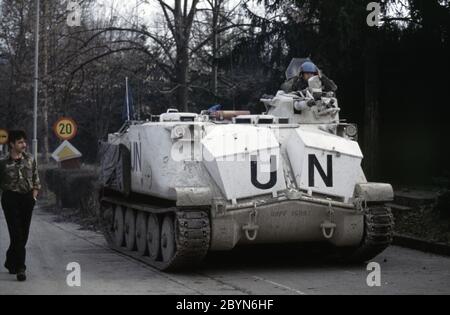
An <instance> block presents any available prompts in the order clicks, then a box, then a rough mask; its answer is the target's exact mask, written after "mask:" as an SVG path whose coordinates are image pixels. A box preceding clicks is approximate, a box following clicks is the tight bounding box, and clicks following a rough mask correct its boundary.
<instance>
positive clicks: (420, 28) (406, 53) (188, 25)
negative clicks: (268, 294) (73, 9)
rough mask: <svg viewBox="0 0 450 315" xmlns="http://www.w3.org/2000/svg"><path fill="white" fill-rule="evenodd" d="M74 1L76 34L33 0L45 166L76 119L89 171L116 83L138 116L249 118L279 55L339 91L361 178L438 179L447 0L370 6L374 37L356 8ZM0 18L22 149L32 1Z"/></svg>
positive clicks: (16, 4)
mask: <svg viewBox="0 0 450 315" xmlns="http://www.w3.org/2000/svg"><path fill="white" fill-rule="evenodd" d="M79 2H80V5H81V7H82V18H81V21H82V24H81V26H80V27H69V26H68V25H67V21H66V20H67V1H63V0H41V25H40V31H41V37H40V38H41V41H40V53H41V55H40V74H41V76H40V89H39V130H38V132H39V144H40V152H41V153H42V159H43V160H44V161H45V160H48V153H49V152H50V153H51V152H52V151H53V150H54V149H55V148H56V147H57V146H58V144H59V140H57V139H56V137H55V136H54V134H53V132H52V130H51V128H52V125H53V123H54V122H55V121H56V120H57V119H58V118H59V117H61V116H70V117H72V118H74V119H75V120H76V121H77V123H78V124H79V134H78V136H77V137H76V139H74V140H73V141H71V142H72V143H73V144H74V145H75V146H76V147H77V148H78V149H79V150H80V151H81V152H82V153H83V154H84V160H85V161H86V162H94V161H95V160H96V156H97V141H98V139H102V138H105V136H106V135H107V134H108V133H109V132H114V131H117V129H118V128H119V127H120V126H121V124H122V123H123V121H122V117H121V116H122V115H121V113H122V108H123V104H124V97H125V77H128V78H129V80H130V86H131V88H132V90H133V100H134V104H135V110H136V112H137V114H138V116H139V118H145V117H147V116H148V115H150V114H159V113H161V112H164V111H165V110H166V109H167V108H169V107H172V108H173V107H177V108H179V109H180V110H186V111H193V112H199V111H200V110H202V109H206V108H208V107H210V106H211V105H214V104H222V105H223V106H224V108H225V109H249V110H251V111H252V113H254V114H258V113H261V112H262V111H264V107H263V106H262V104H261V103H260V102H259V98H260V97H261V96H262V95H263V94H274V93H276V91H277V89H278V88H279V86H280V85H281V83H282V82H283V81H284V71H285V69H286V67H287V65H288V64H289V62H290V60H291V58H293V57H310V58H311V59H312V60H313V61H314V62H315V63H316V64H317V65H318V66H319V67H320V68H321V69H322V70H323V71H324V72H325V73H326V74H327V76H329V77H331V78H332V79H333V80H334V81H335V82H336V83H337V84H338V86H339V90H338V98H339V101H340V107H341V108H342V112H341V118H345V119H347V121H349V122H355V123H357V124H358V125H359V131H360V138H359V140H360V143H361V145H362V148H363V152H364V154H365V161H364V168H365V171H366V173H367V174H368V178H369V179H370V180H383V181H388V182H392V183H397V184H430V183H433V181H435V180H436V179H439V178H442V177H447V178H448V177H449V176H450V170H449V169H450V167H449V163H448V162H449V145H448V143H449V140H448V139H449V138H448V135H449V133H448V122H447V120H448V115H447V107H448V106H449V105H450V104H449V101H448V97H449V80H448V75H449V71H450V66H449V63H450V61H449V59H450V58H449V57H450V49H449V29H450V3H449V1H448V0H384V1H380V2H379V3H380V4H381V7H382V13H381V26H380V27H379V28H377V27H375V28H374V27H369V26H368V25H367V21H366V20H367V16H368V14H369V13H370V12H368V11H367V9H366V8H367V4H368V2H369V1H361V0H337V1H329V0H290V1H288V0H273V1H269V0H266V1H260V2H258V3H257V4H258V6H256V4H255V3H254V2H250V1H248V0H189V1H188V0H172V1H165V0H149V1H145V0H141V1H136V5H137V6H136V7H135V8H134V9H132V10H126V9H124V8H123V7H124V4H125V3H127V4H129V3H132V2H134V1H125V0H115V1H114V0H110V1H105V2H103V4H104V5H102V6H99V4H98V2H97V1H95V0H80V1H79ZM149 2H151V3H152V4H153V6H152V8H153V9H152V10H151V11H147V13H146V15H144V16H143V15H142V14H140V13H139V12H140V11H139V8H140V7H141V6H145V5H147V3H149ZM105 3H106V5H105ZM255 8H256V9H255ZM0 10H1V11H0V113H1V114H0V128H6V129H12V128H21V129H25V130H26V131H27V132H28V134H29V135H30V138H31V135H32V108H33V103H32V102H33V79H32V78H33V58H34V36H33V34H34V24H35V13H34V12H35V1H34V0H0Z"/></svg>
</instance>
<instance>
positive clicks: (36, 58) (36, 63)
mask: <svg viewBox="0 0 450 315" xmlns="http://www.w3.org/2000/svg"><path fill="white" fill-rule="evenodd" d="M39 10H40V0H36V30H35V51H34V108H33V155H34V158H35V159H36V161H37V154H38V140H37V115H38V110H37V108H38V92H39Z"/></svg>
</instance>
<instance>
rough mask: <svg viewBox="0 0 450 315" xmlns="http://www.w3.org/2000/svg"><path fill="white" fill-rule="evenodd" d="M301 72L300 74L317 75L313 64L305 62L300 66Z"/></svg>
mask: <svg viewBox="0 0 450 315" xmlns="http://www.w3.org/2000/svg"><path fill="white" fill-rule="evenodd" d="M300 69H301V72H302V73H317V72H318V69H317V67H316V65H315V64H313V63H312V62H311V61H306V62H304V63H303V64H302V66H301V68H300Z"/></svg>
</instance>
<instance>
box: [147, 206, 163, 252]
mask: <svg viewBox="0 0 450 315" xmlns="http://www.w3.org/2000/svg"><path fill="white" fill-rule="evenodd" d="M160 237H161V229H160V225H159V219H158V217H157V216H156V214H149V215H148V219H147V246H148V255H149V256H150V258H151V259H152V260H154V261H156V260H157V259H158V256H159V250H160V248H161V243H160Z"/></svg>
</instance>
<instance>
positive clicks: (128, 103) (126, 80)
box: [125, 77, 131, 120]
mask: <svg viewBox="0 0 450 315" xmlns="http://www.w3.org/2000/svg"><path fill="white" fill-rule="evenodd" d="M125 86H126V87H125V90H126V93H127V96H126V102H127V119H128V120H131V117H130V101H129V99H128V95H129V94H128V77H126V78H125Z"/></svg>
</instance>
